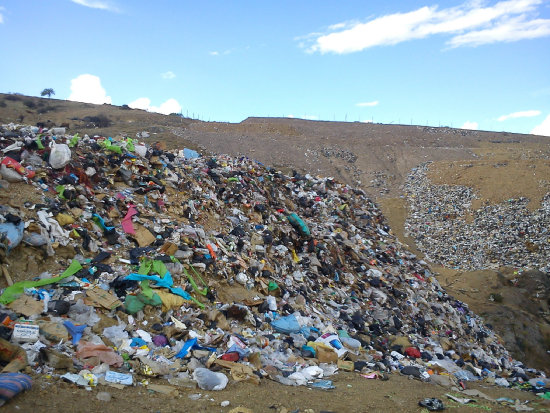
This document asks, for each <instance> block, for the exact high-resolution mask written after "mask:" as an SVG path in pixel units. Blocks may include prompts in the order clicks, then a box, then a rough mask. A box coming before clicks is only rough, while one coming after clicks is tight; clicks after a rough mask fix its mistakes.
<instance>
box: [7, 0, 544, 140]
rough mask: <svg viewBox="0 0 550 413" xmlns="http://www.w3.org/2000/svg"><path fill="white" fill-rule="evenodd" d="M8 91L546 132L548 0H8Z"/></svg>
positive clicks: (225, 113)
mask: <svg viewBox="0 0 550 413" xmlns="http://www.w3.org/2000/svg"><path fill="white" fill-rule="evenodd" d="M0 55H1V56H2V65H1V66H0V91H1V92H18V93H23V94H27V95H35V96H36V95H39V94H40V92H41V91H42V89H44V88H47V87H51V88H53V89H54V90H55V97H56V98H59V99H72V100H77V101H88V102H92V103H103V102H108V103H112V104H115V105H122V104H129V105H130V106H133V107H140V108H145V109H148V110H152V111H159V112H168V113H170V112H179V111H180V110H181V111H182V112H183V114H184V115H187V114H188V115H189V116H194V117H199V118H200V119H202V120H207V121H208V120H211V121H230V122H239V121H241V120H243V119H245V118H246V117H248V116H288V117H298V118H306V119H319V120H338V121H343V120H347V121H363V122H370V121H374V122H380V123H402V124H411V123H412V124H418V125H431V126H439V125H442V126H443V125H445V126H453V127H466V128H471V129H480V130H496V131H511V132H521V133H530V132H536V133H539V134H545V135H548V136H550V0H506V1H489V0H487V1H484V0H473V1H465V2H462V1H444V2H439V3H438V2H435V1H430V0H422V1H416V0H411V1H400V2H380V1H370V0H369V1H366V0H362V1H354V0H349V1H346V2H341V1H322V0H317V1H301V2H296V1H286V0H280V1H276V2H263V1H232V2H230V1H202V2H198V1H185V0H164V1H150V0H149V1H144V0H132V1H130V0H47V1H44V0H0Z"/></svg>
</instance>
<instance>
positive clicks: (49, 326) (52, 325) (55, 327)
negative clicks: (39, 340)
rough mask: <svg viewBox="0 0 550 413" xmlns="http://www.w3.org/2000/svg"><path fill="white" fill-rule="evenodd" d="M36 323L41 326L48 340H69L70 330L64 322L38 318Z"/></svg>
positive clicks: (42, 332) (57, 341)
mask: <svg viewBox="0 0 550 413" xmlns="http://www.w3.org/2000/svg"><path fill="white" fill-rule="evenodd" d="M36 324H38V327H40V334H42V335H43V336H44V337H46V338H47V339H48V340H50V341H53V342H56V343H59V342H60V341H62V340H63V342H66V341H69V332H68V331H67V329H66V328H65V326H64V325H63V324H61V323H56V322H53V321H46V320H36Z"/></svg>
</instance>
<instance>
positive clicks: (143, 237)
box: [134, 224, 156, 247]
mask: <svg viewBox="0 0 550 413" xmlns="http://www.w3.org/2000/svg"><path fill="white" fill-rule="evenodd" d="M134 230H135V234H134V238H135V239H136V241H137V243H138V245H139V246H140V247H147V246H148V245H151V244H152V243H153V242H155V240H156V238H155V236H154V235H153V234H151V231H149V230H148V229H147V228H145V227H144V226H143V225H139V224H136V226H135V227H134Z"/></svg>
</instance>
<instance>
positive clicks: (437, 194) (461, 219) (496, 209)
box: [405, 163, 550, 273]
mask: <svg viewBox="0 0 550 413" xmlns="http://www.w3.org/2000/svg"><path fill="white" fill-rule="evenodd" d="M428 168H429V163H424V164H422V165H420V166H419V167H417V168H414V169H413V170H412V172H411V174H410V175H409V176H408V177H407V180H406V183H405V193H406V196H407V199H408V200H409V214H408V218H407V221H406V223H405V231H406V233H407V234H408V235H410V236H413V237H414V238H415V242H416V245H417V246H418V248H420V250H421V251H422V252H423V253H424V254H425V256H426V258H428V259H429V261H431V262H436V263H440V264H442V265H445V266H446V267H450V268H456V269H462V270H466V271H474V270H481V269H487V268H491V267H499V266H511V267H517V268H523V269H537V270H539V271H542V272H546V273H548V272H550V243H549V241H548V240H549V235H550V233H549V230H548V228H550V193H548V194H546V196H545V197H544V199H543V200H542V203H541V207H540V208H539V209H537V210H535V211H532V212H531V211H529V209H528V208H527V204H528V203H529V200H528V199H527V198H519V199H510V200H508V201H507V202H504V203H500V204H496V205H489V206H484V207H482V208H480V209H478V210H476V211H471V210H470V207H471V204H472V201H473V200H474V199H476V194H475V192H474V191H473V189H472V188H468V187H465V186H460V185H434V184H432V183H431V182H430V181H429V179H428V177H427V176H426V174H427V171H428ZM469 213H472V215H473V221H472V222H469V221H468V220H467V219H466V218H467V217H466V216H467V214H469Z"/></svg>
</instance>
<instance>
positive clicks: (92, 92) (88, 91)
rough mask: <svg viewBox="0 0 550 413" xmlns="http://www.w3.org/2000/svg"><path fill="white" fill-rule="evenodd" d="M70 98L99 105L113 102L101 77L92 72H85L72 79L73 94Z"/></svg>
mask: <svg viewBox="0 0 550 413" xmlns="http://www.w3.org/2000/svg"><path fill="white" fill-rule="evenodd" d="M68 99H69V100H74V101H77V102H86V103H95V104H98V105H101V104H103V103H109V104H110V103H111V97H110V96H107V92H105V89H104V88H103V86H101V80H100V79H99V77H97V76H94V75H90V74H83V75H80V76H77V77H76V78H74V79H73V80H71V94H70V95H69V97H68Z"/></svg>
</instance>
